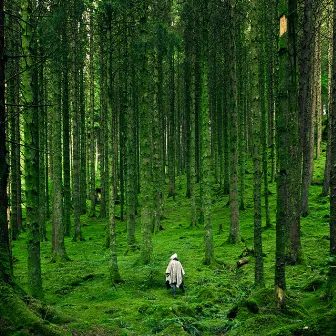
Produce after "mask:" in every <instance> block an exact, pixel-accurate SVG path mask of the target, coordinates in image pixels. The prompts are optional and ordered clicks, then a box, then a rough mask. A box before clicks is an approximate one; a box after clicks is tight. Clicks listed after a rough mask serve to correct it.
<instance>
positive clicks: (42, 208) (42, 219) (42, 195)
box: [38, 45, 48, 241]
mask: <svg viewBox="0 0 336 336" xmlns="http://www.w3.org/2000/svg"><path fill="white" fill-rule="evenodd" d="M43 54H44V50H43V47H42V46H41V45H40V48H39V55H40V56H43ZM38 78H39V79H38V80H39V102H40V105H41V106H40V107H39V150H40V153H39V167H40V169H39V225H40V235H41V241H47V240H48V239H47V223H46V220H47V219H46V215H47V212H46V176H45V159H46V156H47V151H46V146H45V144H46V142H45V128H46V121H47V108H46V106H45V105H46V104H47V101H46V97H45V82H46V78H45V66H44V64H41V65H40V67H39V69H38Z"/></svg>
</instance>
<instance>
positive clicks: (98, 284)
mask: <svg viewBox="0 0 336 336" xmlns="http://www.w3.org/2000/svg"><path fill="white" fill-rule="evenodd" d="M323 160H324V159H323V158H322V159H321V160H320V161H319V162H317V163H316V168H315V175H314V176H315V177H314V178H315V179H316V181H318V182H319V181H320V179H321V177H320V176H323V167H324V165H323ZM246 176H247V178H248V179H251V178H252V174H247V175H246ZM183 182H185V181H183V180H182V183H183ZM247 185H248V186H250V185H251V181H250V180H248V181H247ZM320 193H321V186H320V185H319V183H314V184H313V185H312V186H311V188H310V210H311V213H310V215H309V216H308V217H306V218H303V219H302V221H301V224H302V246H303V252H304V258H305V262H304V263H303V264H302V265H297V266H288V267H287V269H286V278H287V293H288V294H287V309H286V310H285V311H279V310H277V309H276V307H275V302H274V297H273V284H274V267H275V215H276V213H275V206H276V185H275V183H274V184H270V196H269V197H270V206H271V219H272V224H273V227H272V228H270V229H267V230H264V231H263V249H264V253H265V257H264V270H265V281H266V288H265V289H262V290H258V291H257V290H256V289H255V288H254V259H253V256H249V258H250V259H249V260H250V261H249V263H247V264H246V265H244V266H242V267H241V268H237V266H236V262H237V260H238V259H239V256H240V255H241V254H242V253H243V251H244V250H246V247H247V248H248V249H252V248H253V203H252V202H253V201H252V190H251V187H249V188H248V189H247V195H246V200H247V202H246V210H244V211H241V212H240V225H241V235H242V238H243V239H242V242H241V243H240V244H237V245H231V244H229V243H228V242H227V238H228V231H229V219H230V215H229V207H228V196H226V195H223V193H221V188H220V186H219V185H213V205H212V224H213V232H214V246H215V260H216V262H215V263H214V264H212V265H211V266H209V267H208V266H204V264H203V258H204V246H203V236H204V233H203V228H202V227H201V226H198V227H196V228H190V227H189V224H190V223H189V221H190V218H189V214H190V211H189V200H188V199H186V198H185V185H184V184H183V185H182V189H181V190H178V193H177V195H176V197H175V199H174V200H173V198H166V200H165V208H164V219H163V220H162V227H163V230H161V231H160V232H159V233H157V234H155V235H153V257H152V262H151V264H150V265H147V266H135V262H136V260H137V258H138V255H139V252H138V250H135V251H132V250H130V249H128V247H127V242H126V230H127V227H126V222H123V221H118V222H117V232H118V242H117V243H118V265H119V270H120V274H121V277H122V279H123V282H121V283H120V284H117V285H111V283H110V282H109V273H108V266H109V262H110V251H109V249H106V248H105V247H104V242H105V227H106V225H107V220H105V219H100V218H98V217H95V218H88V217H87V216H82V217H81V221H82V223H83V224H84V225H83V235H84V237H85V241H83V242H72V241H71V237H67V238H65V246H66V250H67V254H68V256H69V257H70V259H71V260H70V261H68V262H64V263H58V264H54V263H52V262H51V258H50V255H51V236H50V232H51V227H50V223H48V238H49V241H47V242H42V243H41V258H42V276H43V287H44V293H45V299H44V301H45V303H44V305H45V306H43V308H41V312H40V313H41V316H42V317H43V318H44V319H45V320H47V321H50V323H54V324H59V325H62V327H63V328H64V329H65V330H67V331H68V333H69V335H70V334H72V335H154V334H158V335H204V336H206V335H331V333H330V332H331V330H336V326H335V320H336V318H335V316H336V315H335V308H334V306H333V305H332V304H330V305H329V306H328V304H327V303H326V301H325V299H324V290H325V285H326V274H327V257H328V249H329V240H328V239H329V224H328V216H327V215H328V213H329V199H328V198H325V197H321V196H320ZM98 210H99V208H97V212H96V216H98V213H99V211H98ZM220 225H222V228H223V230H222V231H221V230H220ZM136 234H137V240H138V242H140V241H141V237H140V218H137V232H136ZM173 253H177V254H178V257H179V260H180V261H181V262H182V265H183V267H184V269H185V271H186V276H185V279H184V281H185V287H186V293H185V294H182V293H181V292H178V293H177V295H176V297H173V296H172V294H171V291H170V290H167V289H166V287H165V268H166V266H167V263H168V261H169V257H170V255H172V254H173ZM13 256H14V257H15V260H16V262H15V263H14V273H15V276H16V279H17V281H18V283H19V284H20V285H21V286H22V287H23V288H25V289H27V254H26V242H25V235H24V234H22V235H21V236H20V238H19V239H18V240H17V241H15V242H13ZM46 307H50V308H46ZM64 316H66V318H64ZM323 319H326V321H328V322H329V325H330V326H331V327H333V328H334V329H330V328H329V329H328V326H326V325H325V323H323V321H324V320H323ZM0 326H1V320H0ZM17 332H18V331H17ZM17 335H19V333H18V334H17Z"/></svg>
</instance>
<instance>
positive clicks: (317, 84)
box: [315, 25, 322, 159]
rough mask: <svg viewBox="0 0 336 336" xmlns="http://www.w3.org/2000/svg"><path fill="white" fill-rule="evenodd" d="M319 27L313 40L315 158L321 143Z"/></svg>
mask: <svg viewBox="0 0 336 336" xmlns="http://www.w3.org/2000/svg"><path fill="white" fill-rule="evenodd" d="M321 48H322V41H321V26H320V25H319V26H318V28H317V32H316V39H315V50H316V53H315V66H316V82H315V88H316V92H315V93H316V109H315V111H316V117H315V119H316V158H317V159H319V158H320V155H321V142H322V72H321V70H322V69H321V61H322V59H321V56H322V50H321Z"/></svg>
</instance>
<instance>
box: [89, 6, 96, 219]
mask: <svg viewBox="0 0 336 336" xmlns="http://www.w3.org/2000/svg"><path fill="white" fill-rule="evenodd" d="M93 19H94V18H93V9H92V8H91V13H90V41H89V43H90V65H89V68H90V146H91V149H90V154H91V155H90V163H91V165H90V168H91V169H90V170H91V175H90V184H91V207H90V217H95V211H96V160H95V154H96V150H95V147H96V146H95V144H96V141H95V140H96V139H95V99H94V96H95V89H94V84H95V82H94V81H95V77H94V40H93V37H94V29H93Z"/></svg>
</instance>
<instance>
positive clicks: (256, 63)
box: [251, 0, 265, 287]
mask: <svg viewBox="0 0 336 336" xmlns="http://www.w3.org/2000/svg"><path fill="white" fill-rule="evenodd" d="M258 2H259V1H258V0H256V1H254V2H252V8H251V20H252V24H251V92H252V102H251V109H252V111H251V112H252V117H253V133H252V146H253V147H252V158H253V169H254V174H253V201H254V255H255V273H254V282H255V285H256V286H258V287H263V286H264V285H265V280H264V263H263V252H262V238H261V224H262V216H261V184H262V179H261V152H262V144H261V141H260V139H261V138H262V136H263V135H262V134H261V119H262V111H263V110H264V108H263V106H262V104H264V97H263V94H264V92H263V88H262V86H263V85H264V79H263V78H262V76H263V75H264V74H263V71H262V69H261V66H262V65H261V62H263V59H262V58H261V60H260V59H259V57H260V56H262V55H263V52H262V49H263V45H262V44H263V41H262V29H261V25H262V20H261V19H260V16H261V5H260V4H259V5H258ZM260 65H261V66H260ZM263 173H264V174H265V172H263Z"/></svg>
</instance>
